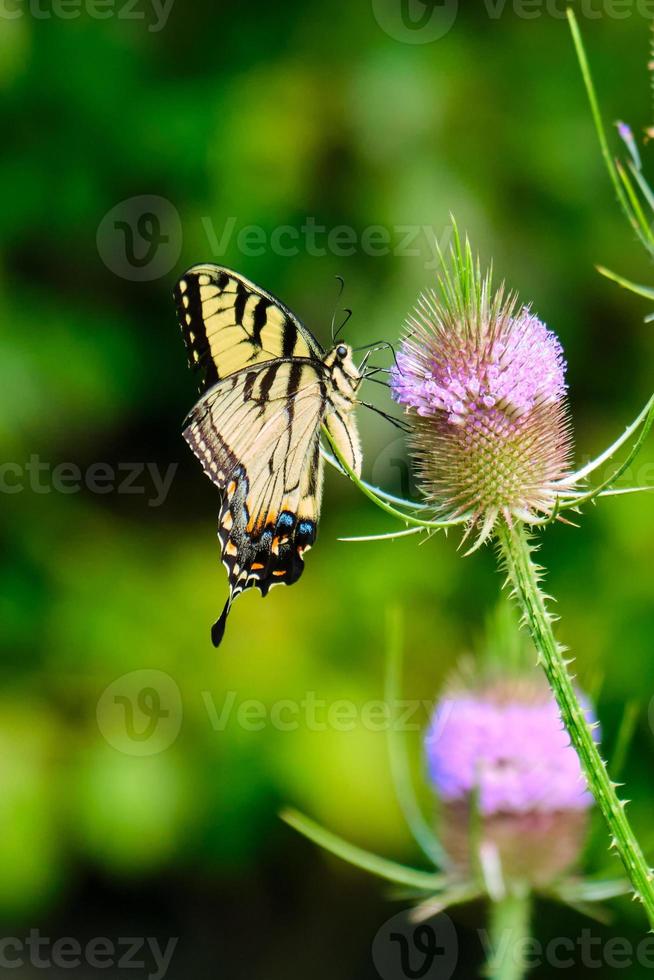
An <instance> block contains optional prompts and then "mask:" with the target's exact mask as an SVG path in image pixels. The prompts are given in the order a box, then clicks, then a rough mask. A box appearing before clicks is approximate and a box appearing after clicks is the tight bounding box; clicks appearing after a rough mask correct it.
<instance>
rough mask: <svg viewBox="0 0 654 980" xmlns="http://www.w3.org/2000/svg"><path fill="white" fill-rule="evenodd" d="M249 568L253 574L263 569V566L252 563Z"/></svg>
mask: <svg viewBox="0 0 654 980" xmlns="http://www.w3.org/2000/svg"><path fill="white" fill-rule="evenodd" d="M250 568H251V569H252V571H253V572H255V571H258V570H259V569H260V568H263V565H262V564H261V562H260V561H253V562H252V564H251V565H250Z"/></svg>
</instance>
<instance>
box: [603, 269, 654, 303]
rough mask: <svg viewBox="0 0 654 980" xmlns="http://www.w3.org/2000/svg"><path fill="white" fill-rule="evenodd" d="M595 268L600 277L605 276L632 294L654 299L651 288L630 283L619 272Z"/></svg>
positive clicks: (653, 291) (653, 290)
mask: <svg viewBox="0 0 654 980" xmlns="http://www.w3.org/2000/svg"><path fill="white" fill-rule="evenodd" d="M595 268H596V269H597V271H598V272H599V274H600V275H602V276H605V277H606V278H607V279H610V280H611V281H612V282H617V284H618V286H622V288H623V289H628V290H629V292H630V293H636V295H637V296H644V297H645V299H654V289H652V287H651V286H641V285H639V284H638V283H636V282H630V280H629V279H625V278H624V277H623V276H619V275H618V274H617V272H611V270H610V269H606V268H605V267H604V266H603V265H597V266H595Z"/></svg>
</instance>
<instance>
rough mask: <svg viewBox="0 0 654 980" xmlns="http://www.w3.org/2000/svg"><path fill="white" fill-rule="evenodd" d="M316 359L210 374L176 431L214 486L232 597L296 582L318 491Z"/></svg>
mask: <svg viewBox="0 0 654 980" xmlns="http://www.w3.org/2000/svg"><path fill="white" fill-rule="evenodd" d="M325 397H326V396H325V381H324V377H323V372H322V369H321V365H320V364H319V363H318V364H313V363H311V362H309V361H289V360H282V359H278V360H276V361H270V362H267V363H265V364H259V365H257V366H255V367H249V368H246V369H245V370H242V371H239V372H237V373H236V374H233V375H230V376H228V377H227V378H225V379H224V380H223V381H220V382H218V383H217V384H216V385H215V386H214V387H213V388H212V389H211V390H210V391H209V392H207V394H206V395H205V396H204V398H202V399H201V400H200V402H198V404H197V405H196V407H195V408H194V410H193V412H192V413H191V416H190V417H189V419H188V424H187V427H186V428H185V430H184V438H185V439H186V441H187V442H188V443H189V445H190V447H191V449H192V450H193V452H194V453H195V454H196V455H197V456H198V458H199V459H200V461H201V463H202V465H203V467H204V469H205V472H206V473H207V475H208V476H209V477H210V478H211V479H212V481H213V482H214V483H215V484H216V485H217V486H218V487H219V489H220V490H221V492H222V504H221V510H220V527H219V532H218V535H219V539H220V544H221V550H222V558H223V563H224V565H225V567H226V569H227V573H228V577H229V585H230V595H229V599H228V600H227V604H226V606H225V609H224V611H223V614H222V616H221V617H220V619H219V620H218V622H217V623H216V624H215V626H214V630H213V631H212V638H213V640H214V644H215V645H216V646H217V645H218V643H219V642H220V639H221V638H222V634H223V632H224V626H225V621H226V618H227V614H228V612H229V608H230V606H231V603H232V602H233V600H234V598H235V597H236V596H237V595H239V594H240V593H241V592H243V591H244V590H245V589H247V588H252V587H256V588H258V589H259V590H260V591H261V593H262V595H266V594H267V592H268V590H269V589H270V588H271V587H272V586H273V585H277V584H286V585H291V584H293V583H294V582H296V581H297V580H298V579H299V577H300V575H301V574H302V570H303V567H304V562H303V558H302V556H303V553H304V552H305V551H306V550H307V548H308V547H310V546H311V544H313V541H314V540H315V536H316V531H317V525H318V518H319V512H320V499H321V491H322V460H321V459H320V456H319V437H320V425H321V422H322V418H323V415H324V411H325Z"/></svg>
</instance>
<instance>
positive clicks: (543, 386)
mask: <svg viewBox="0 0 654 980" xmlns="http://www.w3.org/2000/svg"><path fill="white" fill-rule="evenodd" d="M438 286H439V288H438V291H433V290H430V291H428V292H426V293H424V294H423V295H422V296H421V297H420V300H419V302H418V305H417V307H416V309H415V311H414V312H413V313H412V314H411V315H410V316H409V318H408V322H407V331H406V334H405V336H404V339H403V340H402V345H401V349H400V351H399V352H398V355H397V364H396V365H395V367H394V368H393V369H392V372H391V389H392V393H393V397H394V398H395V400H396V401H397V402H399V403H400V404H401V405H404V406H406V409H407V414H408V415H409V416H410V417H411V419H412V423H411V424H412V427H413V432H412V435H411V437H410V439H411V448H412V451H413V454H414V459H415V463H416V467H417V471H418V479H419V483H420V486H421V489H422V491H423V492H424V494H425V496H426V497H427V499H428V500H429V501H431V502H432V503H433V504H434V505H435V508H436V513H437V516H439V517H443V518H448V519H449V518H457V517H462V516H464V517H466V518H468V520H469V523H470V526H471V527H473V526H474V527H477V528H478V529H480V531H481V533H480V541H481V540H484V539H485V538H486V537H488V535H489V534H490V533H491V532H492V530H493V527H494V526H495V524H496V522H497V520H498V518H500V517H503V518H504V519H505V520H506V521H508V522H509V523H511V522H512V521H513V520H514V519H518V520H523V521H527V522H530V521H533V520H535V519H537V518H538V517H539V516H543V515H546V516H549V515H551V513H552V512H553V510H554V509H555V506H556V499H557V495H558V494H560V492H561V491H562V489H566V488H567V484H566V477H567V476H568V475H569V473H570V461H571V454H572V436H571V428H570V422H569V416H568V407H567V399H566V383H565V367H566V365H565V360H564V357H563V350H562V348H561V344H560V343H559V341H558V339H557V338H556V336H555V335H554V333H552V331H551V330H549V329H548V328H547V327H546V326H545V324H544V323H543V322H542V321H541V320H539V318H538V317H537V316H536V315H535V314H533V313H532V312H531V310H530V309H529V308H528V307H521V306H520V305H519V304H518V302H517V299H516V296H515V295H508V296H507V295H506V294H505V292H504V288H503V287H500V288H499V289H498V290H497V291H495V292H493V289H492V282H491V272H490V271H489V272H488V273H487V274H486V275H485V276H483V277H482V275H481V272H480V267H479V262H478V261H477V262H474V260H473V257H472V252H471V249H470V245H469V243H468V242H467V241H466V243H465V247H462V246H461V243H460V240H459V238H458V235H456V232H455V242H454V245H453V247H452V249H451V254H450V262H449V265H446V264H445V263H444V264H443V272H442V273H441V275H440V277H439V282H438Z"/></svg>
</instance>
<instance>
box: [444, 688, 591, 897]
mask: <svg viewBox="0 0 654 980" xmlns="http://www.w3.org/2000/svg"><path fill="white" fill-rule="evenodd" d="M585 706H586V710H587V714H588V717H589V720H591V721H592V720H593V716H592V712H591V709H590V706H589V705H588V702H587V701H585ZM425 751H426V756H427V763H428V770H429V775H430V779H431V782H432V785H433V786H434V788H435V790H436V791H437V794H438V797H439V799H440V802H441V817H442V828H441V835H442V838H443V842H444V844H445V846H446V847H447V849H448V850H449V851H450V854H451V856H452V858H453V859H454V860H455V862H456V863H458V864H459V865H461V866H462V867H468V866H469V865H470V863H471V858H470V840H471V826H472V824H473V822H474V820H475V817H476V818H477V819H478V821H479V822H480V832H481V837H482V840H481V842H480V843H481V844H484V843H485V844H486V845H488V844H490V845H491V846H492V847H493V848H494V849H495V850H496V851H497V853H498V854H499V857H500V859H501V861H502V865H503V867H504V870H505V872H507V873H508V874H513V875H519V876H521V877H526V878H529V879H530V880H531V881H532V882H537V883H543V882H544V881H548V880H552V879H553V878H555V877H557V876H558V875H560V874H561V873H562V872H563V871H564V870H565V869H566V868H567V867H569V866H570V864H572V863H573V862H574V861H575V859H576V858H577V857H578V855H579V852H580V850H581V847H582V844H583V840H584V835H585V831H586V826H587V811H588V809H589V807H590V806H591V805H592V802H593V798H592V796H591V794H590V792H589V791H588V788H587V785H586V781H585V778H584V776H583V774H582V771H581V767H580V764H579V759H578V757H577V754H576V752H575V751H574V749H573V747H572V745H571V744H570V740H569V737H568V735H567V732H566V731H565V728H564V727H563V724H562V722H561V718H560V715H559V711H558V708H557V705H556V702H555V701H554V698H553V697H552V694H551V692H550V690H549V688H548V686H547V684H546V683H545V681H544V680H542V679H541V677H540V675H539V674H538V673H535V674H531V673H529V674H521V675H519V676H515V677H511V676H503V677H502V676H500V677H497V676H490V677H487V678H484V679H481V680H479V679H478V680H476V681H473V680H469V679H468V678H466V679H465V680H463V679H462V677H461V676H460V675H457V676H456V677H455V678H454V679H453V680H452V681H451V682H450V684H449V686H448V690H447V691H446V693H445V695H444V696H443V697H442V699H441V700H440V701H439V702H438V704H437V705H436V708H435V711H434V714H433V716H432V721H431V725H430V728H429V730H428V733H427V736H426V738H425Z"/></svg>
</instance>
